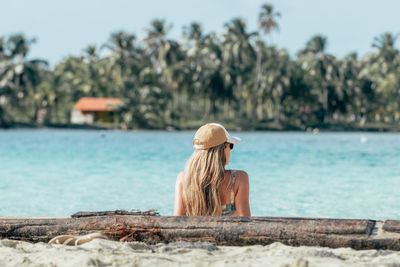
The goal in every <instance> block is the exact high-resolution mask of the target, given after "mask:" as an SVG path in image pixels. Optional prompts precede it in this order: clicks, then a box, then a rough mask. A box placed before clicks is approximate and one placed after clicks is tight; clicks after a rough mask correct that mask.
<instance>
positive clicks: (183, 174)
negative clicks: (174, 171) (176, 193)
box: [176, 171, 185, 182]
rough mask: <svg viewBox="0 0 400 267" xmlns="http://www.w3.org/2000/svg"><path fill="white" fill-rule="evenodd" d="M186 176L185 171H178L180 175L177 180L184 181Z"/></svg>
mask: <svg viewBox="0 0 400 267" xmlns="http://www.w3.org/2000/svg"><path fill="white" fill-rule="evenodd" d="M184 176H185V171H181V172H180V173H178V176H177V177H176V181H177V182H182V180H183V177H184Z"/></svg>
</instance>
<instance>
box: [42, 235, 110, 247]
mask: <svg viewBox="0 0 400 267" xmlns="http://www.w3.org/2000/svg"><path fill="white" fill-rule="evenodd" d="M93 239H108V238H107V236H106V235H104V234H102V233H91V234H87V235H82V236H73V235H59V236H56V237H54V238H52V239H51V240H50V241H49V244H50V245H54V244H57V245H67V246H79V245H82V244H84V243H87V242H90V241H92V240H93Z"/></svg>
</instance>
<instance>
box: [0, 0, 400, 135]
mask: <svg viewBox="0 0 400 267" xmlns="http://www.w3.org/2000/svg"><path fill="white" fill-rule="evenodd" d="M280 16H281V14H280V13H279V12H277V11H276V10H275V9H274V7H273V6H272V5H269V4H265V5H263V6H262V7H261V10H260V13H259V18H258V28H257V29H256V30H255V31H249V30H248V29H247V27H246V23H245V21H244V20H243V19H241V18H234V19H232V20H230V21H229V22H227V23H226V24H225V27H224V32H222V33H220V34H217V33H214V32H210V33H205V32H204V31H203V30H202V26H201V24H200V23H197V22H193V23H191V24H190V25H188V26H186V27H184V29H183V33H182V38H179V39H176V40H174V39H171V38H169V37H168V32H169V31H170V29H171V25H169V24H168V23H167V22H166V21H165V20H159V19H156V20H153V21H152V22H151V23H150V25H149V27H148V28H146V34H145V37H144V38H143V39H138V38H137V37H136V35H135V34H133V33H129V32H124V31H120V32H115V33H113V34H111V36H110V37H109V39H108V40H107V41H106V42H105V43H104V45H102V46H101V47H97V46H95V45H89V46H88V47H86V48H85V49H84V50H83V53H82V55H79V56H69V57H67V58H65V59H64V60H62V61H60V62H58V63H56V64H55V65H54V66H53V67H50V66H49V65H48V63H47V62H46V61H45V60H43V59H34V60H32V59H28V58H27V54H28V52H29V49H30V47H31V46H32V45H33V44H34V42H35V40H34V39H29V38H27V37H26V36H24V35H23V34H13V35H11V36H8V37H5V36H3V37H0V127H8V126H12V125H14V124H15V123H28V124H34V125H38V124H43V125H54V124H68V123H69V122H70V111H71V109H72V107H73V105H74V104H75V103H76V101H77V100H79V99H80V98H81V97H119V98H121V99H122V105H121V106H119V107H118V109H117V111H116V112H117V115H118V116H117V118H118V119H117V121H116V122H115V123H114V124H113V125H110V126H112V127H117V128H127V129H137V128H147V129H165V128H166V127H174V128H180V129H187V128H195V127H198V126H199V125H201V124H202V123H204V122H208V121H219V122H223V123H225V124H227V125H229V126H230V127H237V128H242V129H249V128H250V129H269V128H276V129H306V128H307V127H324V126H335V125H341V126H352V127H368V126H373V127H385V126H397V125H398V124H399V120H400V107H399V94H400V53H399V50H398V49H397V48H396V47H395V42H396V38H397V36H394V35H393V34H391V33H383V34H382V35H380V36H378V37H376V38H375V39H374V40H373V42H372V51H371V53H369V54H367V55H366V56H364V57H362V58H358V56H357V54H356V53H353V54H350V55H348V56H345V57H343V58H337V57H335V56H334V55H331V54H329V53H327V52H326V46H327V38H326V37H325V36H323V35H315V36H313V37H312V38H311V39H310V40H309V41H308V42H307V43H306V45H305V47H304V48H303V49H301V50H300V51H298V52H297V54H296V56H294V57H292V56H290V55H289V53H288V52H287V51H286V50H285V49H281V48H278V47H277V46H276V45H273V44H271V43H270V42H268V41H267V40H268V38H267V36H268V35H270V34H271V32H273V31H277V30H278V29H279V24H278V23H279V18H280Z"/></svg>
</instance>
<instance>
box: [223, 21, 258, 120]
mask: <svg viewBox="0 0 400 267" xmlns="http://www.w3.org/2000/svg"><path fill="white" fill-rule="evenodd" d="M225 28H226V30H227V32H226V33H225V34H224V42H223V51H222V52H223V54H222V55H223V60H224V66H225V68H227V71H226V72H227V74H228V75H229V76H230V77H231V78H230V80H231V81H232V82H233V84H234V87H235V89H236V96H237V98H238V102H239V107H238V113H239V119H240V120H241V121H242V119H244V112H243V104H244V96H243V86H244V82H245V81H248V79H244V76H246V75H249V74H250V73H251V71H252V69H253V62H254V59H255V57H256V55H255V51H254V48H253V46H252V45H251V39H252V37H253V36H255V35H256V33H255V32H251V33H248V32H247V30H246V23H245V22H244V20H242V19H239V18H236V19H233V20H231V21H230V22H229V23H227V24H225Z"/></svg>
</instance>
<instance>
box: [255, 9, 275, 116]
mask: <svg viewBox="0 0 400 267" xmlns="http://www.w3.org/2000/svg"><path fill="white" fill-rule="evenodd" d="M280 16H281V14H280V13H279V12H276V11H275V10H274V8H273V6H272V5H269V4H265V5H263V6H262V7H261V12H260V14H259V17H258V40H257V41H256V46H257V61H256V80H255V82H254V92H253V103H252V106H253V109H252V119H253V120H257V107H258V98H259V89H260V79H261V75H262V69H261V65H262V49H263V44H264V42H263V41H262V39H261V34H262V33H263V34H264V35H265V34H269V33H270V32H271V31H273V30H279V26H278V23H277V19H278V18H280Z"/></svg>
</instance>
